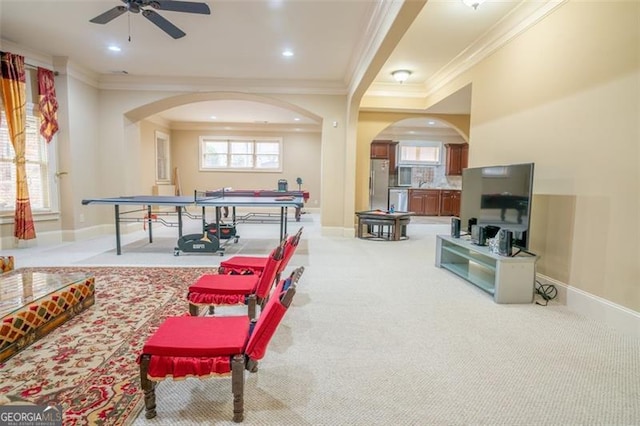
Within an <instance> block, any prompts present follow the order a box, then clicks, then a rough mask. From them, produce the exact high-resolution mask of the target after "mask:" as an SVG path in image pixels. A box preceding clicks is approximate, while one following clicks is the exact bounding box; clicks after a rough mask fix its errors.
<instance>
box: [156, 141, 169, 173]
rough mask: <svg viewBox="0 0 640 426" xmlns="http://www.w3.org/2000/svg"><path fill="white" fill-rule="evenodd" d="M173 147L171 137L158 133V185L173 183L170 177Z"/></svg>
mask: <svg viewBox="0 0 640 426" xmlns="http://www.w3.org/2000/svg"><path fill="white" fill-rule="evenodd" d="M170 148H171V146H170V145H169V135H167V134H165V133H162V132H159V131H156V183H167V182H170V181H171V177H170V176H169V173H170V168H171V161H170V158H171V149H170Z"/></svg>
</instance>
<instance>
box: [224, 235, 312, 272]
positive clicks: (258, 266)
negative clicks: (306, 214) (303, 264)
mask: <svg viewBox="0 0 640 426" xmlns="http://www.w3.org/2000/svg"><path fill="white" fill-rule="evenodd" d="M302 230H303V227H300V229H298V232H296V233H295V234H294V235H292V236H290V237H287V238H286V241H285V245H284V256H283V258H282V263H281V264H280V271H279V272H278V276H279V275H280V273H281V272H282V271H284V269H285V268H286V267H287V265H288V263H289V260H291V257H293V254H294V253H295V251H296V249H297V248H298V244H299V243H300V237H301V236H302ZM266 264H267V257H265V256H233V257H231V258H229V259H227V260H224V261H222V262H220V267H219V271H220V273H229V272H237V273H243V272H250V273H254V274H257V273H260V272H262V270H263V269H264V267H265V265H266Z"/></svg>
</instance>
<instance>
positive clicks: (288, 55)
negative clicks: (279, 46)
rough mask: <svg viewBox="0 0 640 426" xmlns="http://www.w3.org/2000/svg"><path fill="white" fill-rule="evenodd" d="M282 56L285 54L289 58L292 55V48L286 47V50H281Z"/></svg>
mask: <svg viewBox="0 0 640 426" xmlns="http://www.w3.org/2000/svg"><path fill="white" fill-rule="evenodd" d="M282 56H286V57H288V58H289V57H291V56H293V51H292V50H289V49H287V50H285V51H283V52H282Z"/></svg>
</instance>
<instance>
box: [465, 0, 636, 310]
mask: <svg viewBox="0 0 640 426" xmlns="http://www.w3.org/2000/svg"><path fill="white" fill-rule="evenodd" d="M639 17H640V4H639V3H637V2H625V3H623V2H620V3H617V2H569V3H567V4H566V5H564V6H563V7H561V8H560V9H558V10H557V11H556V12H555V13H553V14H552V15H550V16H549V17H547V18H546V19H545V20H543V21H542V22H540V23H539V24H538V25H536V26H535V27H534V28H533V29H532V30H529V31H528V32H527V33H526V34H524V35H522V36H520V37H519V38H518V39H517V40H515V41H514V42H513V43H511V44H510V45H508V46H506V47H505V48H504V49H501V50H500V51H499V52H497V53H496V54H494V55H493V56H492V57H490V58H489V59H487V60H486V61H484V62H482V63H481V64H480V65H479V66H478V67H477V69H476V70H474V76H473V102H472V106H473V108H472V113H471V124H472V128H471V135H472V140H473V147H474V149H473V151H472V154H471V155H472V159H473V163H474V164H491V163H502V162H505V161H510V162H521V161H525V160H526V161H534V162H535V163H536V171H535V175H536V179H535V182H534V192H535V193H536V194H537V196H536V198H535V200H534V202H535V201H537V200H540V203H541V207H542V208H538V207H540V206H537V205H536V204H534V205H533V206H534V207H533V208H534V211H533V213H532V220H533V223H532V246H531V249H532V250H533V251H535V252H538V253H540V254H541V256H542V257H541V259H540V262H539V265H538V271H539V272H541V273H543V274H545V275H548V276H550V277H552V278H557V279H559V280H561V281H563V282H566V283H567V284H569V285H572V286H575V287H577V288H580V289H582V290H585V291H587V292H589V293H592V294H595V295H597V296H600V297H603V298H605V299H608V300H611V301H613V302H615V303H618V304H620V305H623V306H626V307H629V308H631V309H634V310H636V311H640V287H639V283H640V262H639V261H640V254H639V253H640V252H639V249H638V241H639V238H638V237H639V236H640V234H639V232H638V229H639V228H638V227H637V226H636V222H637V221H638V218H640V210H639V208H638V200H639V196H640V179H639V174H638V171H639V169H640V167H639V166H640V161H639V159H640V155H639V141H640V132H639V128H638V117H639V114H640V108H639V102H640V95H639V94H640V85H639V83H638V82H639V78H640V65H639V59H640V58H639V52H640V49H639V47H640V44H639V40H640V26H639V25H638V22H640V21H639ZM534 236H535V238H534Z"/></svg>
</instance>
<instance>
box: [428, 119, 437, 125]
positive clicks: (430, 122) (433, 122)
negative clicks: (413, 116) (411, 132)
mask: <svg viewBox="0 0 640 426" xmlns="http://www.w3.org/2000/svg"><path fill="white" fill-rule="evenodd" d="M427 124H428V125H429V126H433V125H434V124H436V122H435V121H433V120H429V121H428V122H427Z"/></svg>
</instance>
